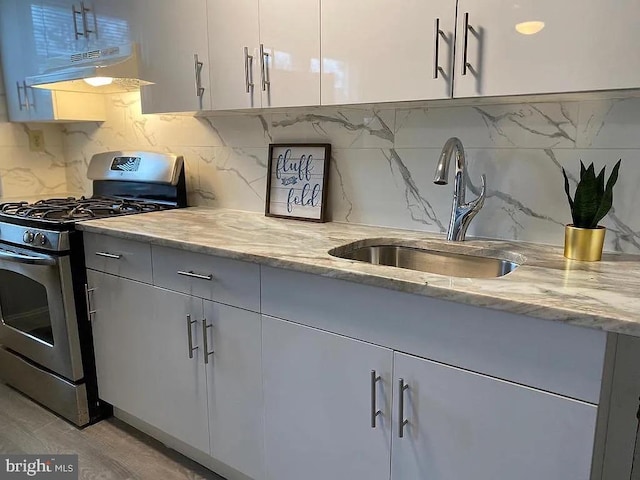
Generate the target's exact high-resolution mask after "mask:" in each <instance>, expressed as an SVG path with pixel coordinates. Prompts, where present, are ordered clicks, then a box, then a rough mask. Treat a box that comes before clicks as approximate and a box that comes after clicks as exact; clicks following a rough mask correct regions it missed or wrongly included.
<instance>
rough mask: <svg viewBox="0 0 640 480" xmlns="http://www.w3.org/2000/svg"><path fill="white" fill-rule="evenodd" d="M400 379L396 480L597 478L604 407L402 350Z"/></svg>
mask: <svg viewBox="0 0 640 480" xmlns="http://www.w3.org/2000/svg"><path fill="white" fill-rule="evenodd" d="M394 379H395V382H396V385H395V390H394V395H395V396H394V419H393V424H394V438H393V456H392V469H391V478H392V480H415V479H429V480H460V479H470V478H473V479H474V480H496V479H509V478H511V479H515V478H517V479H518V480H540V479H546V480H586V479H588V478H589V474H590V468H591V458H592V450H593V444H594V435H595V424H596V410H597V408H596V406H594V405H590V404H587V403H584V402H580V401H576V400H572V399H569V398H565V397H561V396H558V395H554V394H551V393H547V392H543V391H540V390H535V389H532V388H528V387H523V386H520V385H516V384H514V383H510V382H505V381H502V380H498V379H495V378H492V377H487V376H484V375H479V374H475V373H472V372H468V371H465V370H460V369H458V368H454V367H449V366H446V365H442V364H439V363H435V362H431V361H428V360H424V359H421V358H417V357H412V356H409V355H404V354H401V353H397V352H396V353H395V354H394ZM400 379H402V380H403V384H404V385H406V389H405V390H404V392H400V391H399V390H400V385H399V382H400ZM400 395H403V403H402V402H400ZM401 405H402V407H404V408H402V410H403V411H401ZM401 421H407V424H406V425H405V426H404V427H403V437H402V438H400V437H399V433H400V432H399V429H400V422H401Z"/></svg>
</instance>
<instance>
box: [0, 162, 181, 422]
mask: <svg viewBox="0 0 640 480" xmlns="http://www.w3.org/2000/svg"><path fill="white" fill-rule="evenodd" d="M87 176H88V177H89V178H90V179H91V180H93V196H91V197H89V198H85V197H80V198H73V197H69V198H51V199H46V200H40V201H37V202H33V203H29V202H9V203H3V204H0V381H2V382H5V383H7V384H9V385H11V386H13V387H14V388H16V389H18V390H20V391H21V392H23V393H24V394H26V395H28V396H29V397H31V398H33V399H34V400H36V401H38V402H40V403H41V404H43V405H44V406H46V407H48V408H50V409H51V410H53V411H55V412H56V413H58V414H59V415H61V416H62V417H64V418H67V419H68V420H70V421H72V422H73V423H75V424H76V425H79V426H83V425H87V424H89V423H91V422H95V421H98V420H99V419H101V418H103V417H104V416H105V415H108V414H109V411H110V406H109V405H107V404H105V403H104V402H102V401H101V400H100V399H99V396H98V386H97V379H96V374H95V358H94V352H93V334H92V330H91V323H90V322H89V316H88V311H87V310H88V307H87V302H86V297H85V294H86V292H85V291H84V287H85V284H86V271H85V264H84V246H83V242H82V232H80V231H78V230H77V229H76V228H75V224H76V223H77V222H81V221H84V220H90V219H92V218H108V217H112V216H119V215H129V214H136V213H145V212H154V211H158V210H164V209H167V208H176V207H184V206H186V195H187V193H186V184H185V174H184V160H183V158H182V157H180V156H176V155H170V154H161V153H153V152H120V151H118V152H105V153H101V154H97V155H94V156H93V157H92V159H91V162H90V164H89V169H88V173H87Z"/></svg>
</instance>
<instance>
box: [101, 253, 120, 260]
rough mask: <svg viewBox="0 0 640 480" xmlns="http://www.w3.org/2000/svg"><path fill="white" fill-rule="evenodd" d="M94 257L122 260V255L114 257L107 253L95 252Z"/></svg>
mask: <svg viewBox="0 0 640 480" xmlns="http://www.w3.org/2000/svg"><path fill="white" fill-rule="evenodd" d="M96 255H97V256H98V257H104V258H113V259H114V260H120V259H121V258H122V255H115V254H113V253H107V252H96Z"/></svg>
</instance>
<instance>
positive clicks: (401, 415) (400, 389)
mask: <svg viewBox="0 0 640 480" xmlns="http://www.w3.org/2000/svg"><path fill="white" fill-rule="evenodd" d="M408 388H409V385H407V384H406V383H404V378H401V379H400V380H398V410H399V412H398V437H400V438H402V437H404V427H405V426H406V425H407V424H408V423H409V420H407V419H406V418H404V391H405V390H407V389H408Z"/></svg>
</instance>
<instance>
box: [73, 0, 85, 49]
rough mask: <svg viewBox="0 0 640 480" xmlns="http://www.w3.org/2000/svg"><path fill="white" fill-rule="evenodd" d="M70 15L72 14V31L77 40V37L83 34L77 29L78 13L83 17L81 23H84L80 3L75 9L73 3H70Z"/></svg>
mask: <svg viewBox="0 0 640 480" xmlns="http://www.w3.org/2000/svg"><path fill="white" fill-rule="evenodd" d="M71 15H72V16H73V32H74V33H75V36H76V40H78V38H80V37H83V36H84V33H82V32H79V31H78V21H77V20H76V16H77V15H80V16H81V17H82V18H83V24H84V13H83V7H82V3H80V10H76V5H75V3H74V4H73V5H71Z"/></svg>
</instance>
